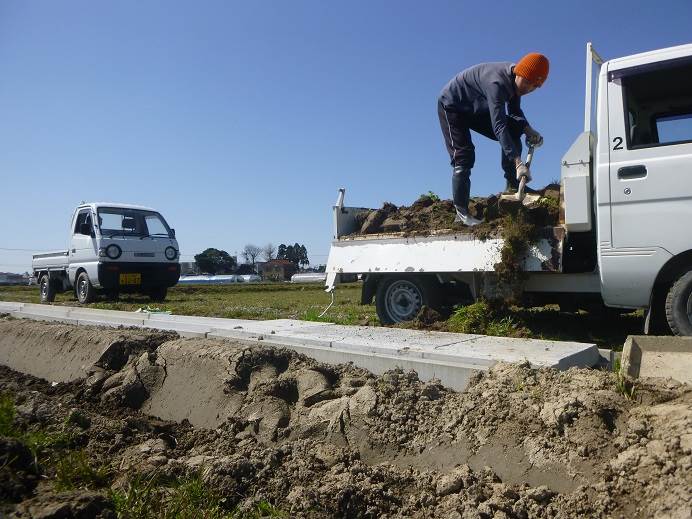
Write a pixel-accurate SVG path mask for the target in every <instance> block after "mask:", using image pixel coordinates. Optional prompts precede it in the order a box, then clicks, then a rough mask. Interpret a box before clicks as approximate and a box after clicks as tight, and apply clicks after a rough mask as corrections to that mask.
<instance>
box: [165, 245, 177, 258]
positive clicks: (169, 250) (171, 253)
mask: <svg viewBox="0 0 692 519" xmlns="http://www.w3.org/2000/svg"><path fill="white" fill-rule="evenodd" d="M165 254H166V259H167V260H171V261H172V260H174V259H175V258H177V257H178V251H177V250H175V248H173V247H166V252H165Z"/></svg>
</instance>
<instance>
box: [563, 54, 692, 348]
mask: <svg viewBox="0 0 692 519" xmlns="http://www.w3.org/2000/svg"><path fill="white" fill-rule="evenodd" d="M598 92H599V99H598V104H599V109H598V121H597V126H598V137H599V138H598V142H597V145H596V150H595V159H596V161H595V164H596V167H595V171H594V173H595V175H594V179H595V180H594V189H595V205H596V215H597V229H596V234H597V243H598V270H599V273H600V279H601V292H602V296H603V300H604V302H605V303H606V304H607V305H609V306H612V307H627V308H647V309H648V311H649V314H648V319H647V321H648V322H647V325H650V324H654V327H655V328H657V329H660V326H661V325H665V324H666V323H667V324H668V325H669V326H670V327H671V329H672V331H673V332H675V333H683V334H684V335H692V297H691V296H690V292H692V281H690V278H691V277H692V274H691V272H692V235H691V234H690V227H689V226H690V222H692V45H682V46H678V47H672V48H668V49H662V50H657V51H652V52H646V53H643V54H637V55H633V56H628V57H625V58H619V59H614V60H611V61H608V62H607V63H605V64H604V66H603V67H601V71H600V75H599V86H598ZM567 202H568V201H567V200H566V203H567ZM664 321H665V322H664Z"/></svg>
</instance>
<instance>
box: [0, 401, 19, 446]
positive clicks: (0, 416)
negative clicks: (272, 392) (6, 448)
mask: <svg viewBox="0 0 692 519" xmlns="http://www.w3.org/2000/svg"><path fill="white" fill-rule="evenodd" d="M14 415H15V409H14V399H13V398H12V396H11V395H8V394H7V393H0V436H9V437H11V438H15V437H17V430H16V428H15V426H14Z"/></svg>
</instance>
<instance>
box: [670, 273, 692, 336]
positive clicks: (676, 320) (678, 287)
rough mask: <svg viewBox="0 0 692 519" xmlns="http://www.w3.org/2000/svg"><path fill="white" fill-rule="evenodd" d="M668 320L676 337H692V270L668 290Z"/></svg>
mask: <svg viewBox="0 0 692 519" xmlns="http://www.w3.org/2000/svg"><path fill="white" fill-rule="evenodd" d="M666 320H667V321H668V326H670V329H671V331H672V332H673V333H674V334H675V335H685V336H692V270H688V271H687V272H685V273H684V274H682V275H681V276H680V277H679V278H678V279H677V280H676V281H675V283H673V286H672V287H670V290H668V295H667V297H666Z"/></svg>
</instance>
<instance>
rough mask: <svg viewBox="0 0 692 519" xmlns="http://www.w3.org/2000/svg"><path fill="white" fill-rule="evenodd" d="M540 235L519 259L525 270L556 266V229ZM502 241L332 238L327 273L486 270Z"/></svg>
mask: <svg viewBox="0 0 692 519" xmlns="http://www.w3.org/2000/svg"><path fill="white" fill-rule="evenodd" d="M543 234H544V237H543V238H541V239H540V240H539V241H538V242H537V243H536V244H535V245H533V246H531V248H530V250H529V254H528V255H527V257H526V259H525V261H524V269H525V271H527V272H559V271H560V269H561V257H562V235H563V231H562V229H561V228H555V229H546V230H545V232H544V233H543ZM502 245H503V240H502V239H501V238H492V239H488V240H484V241H483V240H478V239H476V238H474V237H473V235H470V234H445V235H438V236H409V237H386V235H379V236H378V237H358V238H347V239H343V238H342V239H340V240H334V241H333V242H332V246H331V248H330V251H329V259H328V261H327V272H328V273H367V272H383V273H384V272H411V273H413V272H434V273H442V272H479V271H480V272H492V271H494V270H495V264H496V263H499V262H500V259H501V258H500V251H501V249H502Z"/></svg>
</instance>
